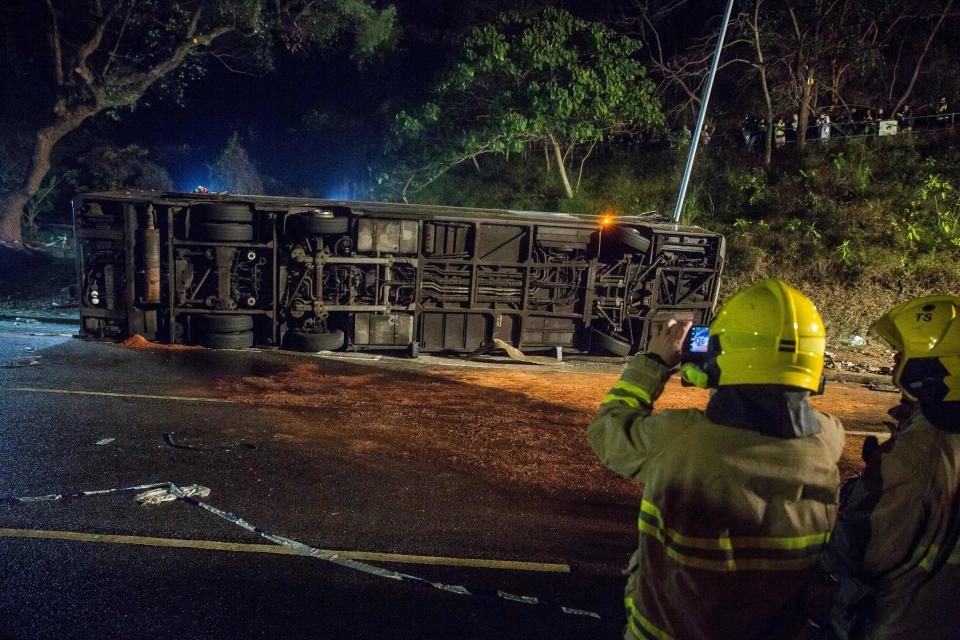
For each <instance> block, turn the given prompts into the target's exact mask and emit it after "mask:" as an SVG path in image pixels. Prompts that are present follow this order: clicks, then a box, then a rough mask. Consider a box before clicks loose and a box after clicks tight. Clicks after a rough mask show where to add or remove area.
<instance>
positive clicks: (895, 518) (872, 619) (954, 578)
mask: <svg viewBox="0 0 960 640" xmlns="http://www.w3.org/2000/svg"><path fill="white" fill-rule="evenodd" d="M958 316H960V297H957V296H949V295H941V296H926V297H923V298H917V299H915V300H911V301H909V302H906V303H904V304H901V305H899V306H897V307H895V308H893V309H891V310H890V311H888V312H887V314H886V315H884V316H883V317H882V318H880V320H878V321H877V322H876V323H875V324H874V326H873V328H872V332H873V333H874V334H875V335H877V336H879V337H881V338H883V339H884V340H886V341H887V342H888V343H889V344H890V345H891V346H892V347H893V349H894V350H895V351H896V352H897V356H896V360H895V362H896V366H895V368H894V372H893V383H894V384H895V385H896V386H897V387H898V388H899V389H900V390H901V392H902V394H903V395H902V402H901V404H900V405H899V406H898V407H895V408H894V409H891V411H890V414H891V415H892V416H894V418H896V419H897V420H898V422H899V424H898V425H897V426H896V427H895V428H893V429H892V430H893V434H892V437H891V438H890V439H889V440H887V441H886V442H884V443H883V444H881V445H879V446H876V440H873V441H872V444H873V445H874V446H865V447H864V458H865V459H866V463H867V466H866V470H865V471H864V474H863V475H862V476H861V477H860V478H857V479H856V480H854V481H851V483H850V484H848V485H847V486H846V487H845V488H844V498H843V504H842V506H841V512H840V518H839V520H838V522H837V526H836V529H835V530H834V533H833V537H832V538H831V540H830V544H829V545H828V546H827V548H826V550H825V552H824V555H823V565H824V567H825V569H826V570H827V571H828V572H829V573H831V574H833V575H834V576H835V577H837V578H838V579H839V582H840V588H839V590H838V592H837V597H836V600H835V606H834V610H833V615H832V623H833V627H834V631H835V633H836V634H837V635H838V636H840V637H841V638H868V639H871V640H873V639H893V638H903V639H907V638H911V639H912V638H919V639H921V640H937V639H940V638H956V637H958V634H960V598H958V597H957V593H956V591H957V588H958V586H960V546H958V543H957V542H958V539H960V317H958Z"/></svg>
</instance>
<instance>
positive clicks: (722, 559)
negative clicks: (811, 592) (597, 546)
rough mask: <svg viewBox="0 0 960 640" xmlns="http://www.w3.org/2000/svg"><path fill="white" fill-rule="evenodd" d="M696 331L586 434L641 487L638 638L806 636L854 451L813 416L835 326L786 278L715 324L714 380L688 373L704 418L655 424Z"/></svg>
mask: <svg viewBox="0 0 960 640" xmlns="http://www.w3.org/2000/svg"><path fill="white" fill-rule="evenodd" d="M689 328H690V323H689V322H676V321H673V320H671V321H669V322H668V323H667V325H666V328H665V329H664V330H663V331H662V332H661V333H660V334H659V335H658V336H656V337H655V338H654V339H653V340H652V341H651V342H650V346H649V349H648V351H647V352H646V353H643V354H640V355H637V356H636V357H634V359H633V360H632V361H631V362H630V364H629V365H627V368H626V370H625V371H624V372H623V375H622V376H621V377H620V380H619V381H617V382H616V383H615V384H614V385H613V388H611V389H610V391H609V393H608V394H607V395H606V396H605V397H604V398H603V401H602V402H601V405H600V410H599V412H598V413H597V415H596V417H594V419H593V421H592V422H591V423H590V426H589V427H588V429H587V438H588V440H589V442H590V445H591V447H592V448H593V450H594V452H595V453H596V455H597V457H598V458H599V459H600V461H601V462H602V463H603V464H605V465H606V466H607V467H609V468H610V469H612V470H613V471H615V472H617V473H618V474H620V475H622V476H624V477H626V478H629V479H631V480H636V481H638V482H640V483H642V484H643V499H642V501H641V504H640V515H639V519H638V521H637V525H638V528H639V546H638V548H637V550H636V551H635V552H634V553H633V556H632V557H631V559H630V564H629V567H628V575H629V577H628V579H627V587H626V594H625V604H626V610H627V629H626V630H625V637H626V638H630V639H649V638H654V639H656V640H663V639H665V638H678V639H680V638H682V639H684V640H702V639H713V638H716V639H717V640H727V639H730V638H736V639H738V640H752V639H757V640H760V639H764V640H766V639H769V638H794V637H798V636H799V635H800V634H801V633H802V632H803V631H804V629H805V628H806V615H805V613H804V606H805V602H804V600H805V589H806V585H807V583H808V580H809V578H810V571H811V568H812V567H813V566H814V565H815V564H816V562H817V558H818V556H819V554H820V550H821V548H822V547H823V545H824V543H825V542H826V541H827V539H828V537H829V533H830V530H831V529H832V527H833V524H834V519H835V517H836V512H837V502H838V492H839V485H840V478H839V473H838V471H837V461H838V460H839V459H840V454H841V451H842V448H843V428H842V426H841V425H840V422H839V421H838V420H837V419H836V418H834V417H832V416H829V415H826V414H823V413H818V412H816V411H814V410H813V409H812V408H811V407H810V404H809V402H808V397H809V395H810V394H811V393H816V392H817V391H819V390H820V389H821V388H822V384H823V379H822V373H823V353H824V346H825V334H824V329H823V323H822V322H821V320H820V315H819V314H818V313H817V309H816V307H815V306H814V305H813V303H812V302H811V301H810V300H809V299H808V298H807V297H806V296H804V295H803V294H802V293H800V292H799V291H797V290H795V289H793V288H791V287H789V286H788V285H786V284H785V283H784V282H782V281H780V280H764V281H762V282H759V283H757V284H755V285H753V286H751V287H748V288H746V289H744V290H742V291H740V292H739V293H737V294H736V295H734V296H733V297H732V298H731V299H730V301H729V302H728V303H727V304H726V305H725V306H724V308H723V310H722V311H721V312H720V313H719V315H718V316H717V319H716V320H714V321H713V323H712V324H711V325H710V329H709V334H710V337H709V347H708V351H707V353H706V359H705V361H704V362H703V363H702V366H696V365H694V364H692V363H689V362H688V363H685V364H684V365H683V367H682V373H683V376H684V378H685V379H686V380H688V381H690V382H691V383H694V384H696V385H698V386H703V387H709V388H711V389H713V390H714V391H713V394H712V396H711V397H710V402H709V403H708V405H707V408H706V410H705V411H700V410H696V409H675V410H666V411H661V412H660V413H657V414H654V413H653V407H654V404H655V402H656V400H657V398H658V397H659V395H660V393H661V392H662V391H663V387H664V385H665V383H666V381H667V379H668V378H669V377H670V375H671V372H672V371H673V369H674V367H676V366H677V364H678V363H679V361H680V357H681V344H682V343H683V340H684V337H685V335H686V333H687V331H688V330H689Z"/></svg>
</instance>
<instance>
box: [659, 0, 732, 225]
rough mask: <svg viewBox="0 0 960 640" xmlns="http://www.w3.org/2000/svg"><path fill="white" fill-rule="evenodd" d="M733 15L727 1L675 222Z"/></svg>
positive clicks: (676, 220)
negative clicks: (724, 40)
mask: <svg viewBox="0 0 960 640" xmlns="http://www.w3.org/2000/svg"><path fill="white" fill-rule="evenodd" d="M732 13H733V0H727V8H726V10H725V11H724V13H723V23H722V24H721V25H720V35H719V36H718V37H717V50H716V51H714V52H713V62H711V63H710V75H708V76H707V86H706V88H705V89H704V91H703V98H702V99H701V100H700V114H699V115H698V116H697V125H696V127H694V129H693V138H692V139H691V141H690V153H688V154H687V166H686V167H685V168H684V170H683V179H681V180H680V193H679V194H678V195H677V206H676V208H675V209H674V210H673V221H674V222H675V223H679V222H680V213H681V212H682V211H683V202H684V200H686V198H687V187H689V186H690V174H691V173H692V172H693V160H694V158H696V155H697V147H698V146H699V145H700V134H701V133H702V132H703V123H704V120H706V118H707V105H709V104H710V92H711V91H712V90H713V81H714V79H715V78H716V75H717V65H718V64H719V63H720V51H721V50H722V49H723V39H724V38H725V37H726V35H727V25H728V24H729V23H730V15H731V14H732Z"/></svg>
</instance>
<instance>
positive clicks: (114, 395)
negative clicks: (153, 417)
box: [0, 387, 235, 404]
mask: <svg viewBox="0 0 960 640" xmlns="http://www.w3.org/2000/svg"><path fill="white" fill-rule="evenodd" d="M0 391H16V392H17V393H59V394H62V395H68V396H99V397H105V398H137V399H140V400H180V401H184V402H214V403H219V404H235V403H234V401H233V400H228V399H226V398H201V397H196V396H161V395H153V394H148V393H118V392H114V391H82V390H79V389H47V388H40V387H0Z"/></svg>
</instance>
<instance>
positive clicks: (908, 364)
mask: <svg viewBox="0 0 960 640" xmlns="http://www.w3.org/2000/svg"><path fill="white" fill-rule="evenodd" d="M958 315H960V297H957V296H924V297H922V298H916V299H914V300H910V301H909V302H904V303H903V304H900V305H897V306H896V307H894V308H893V309H890V311H887V313H886V314H885V315H884V316H883V317H882V318H880V319H879V320H877V321H876V322H875V323H873V326H872V327H870V332H871V333H873V334H875V335H878V336H880V337H881V338H883V339H884V340H886V341H887V342H889V343H890V346H892V347H893V348H894V349H895V350H896V351H897V353H898V354H899V355H900V358H899V360H898V361H897V366H896V368H895V369H894V371H893V384H895V385H897V387H899V388H900V390H901V391H902V392H903V395H904V396H906V397H907V398H909V399H910V400H919V399H923V400H932V401H938V402H943V401H947V402H951V401H957V400H960V320H958V319H957V316H958ZM921 396H922V397H921Z"/></svg>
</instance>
